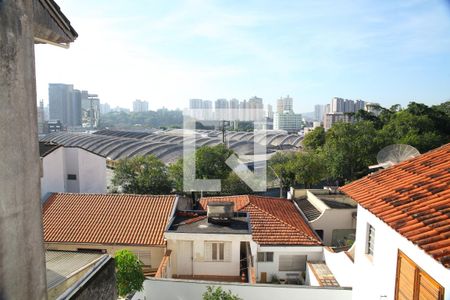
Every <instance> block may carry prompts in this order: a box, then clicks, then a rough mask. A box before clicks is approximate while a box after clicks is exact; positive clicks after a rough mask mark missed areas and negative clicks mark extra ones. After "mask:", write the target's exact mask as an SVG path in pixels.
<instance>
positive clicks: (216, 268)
mask: <svg viewBox="0 0 450 300" xmlns="http://www.w3.org/2000/svg"><path fill="white" fill-rule="evenodd" d="M165 238H166V239H167V249H170V250H172V255H171V260H172V274H177V264H178V263H177V243H176V241H177V240H182V241H192V244H193V252H192V256H193V264H192V266H193V268H192V270H193V275H218V276H239V275H240V274H239V268H240V264H239V261H240V243H241V241H251V235H250V234H248V235H237V234H236V235H235V234H196V233H192V234H186V233H169V232H166V233H165ZM205 241H218V242H231V253H230V258H231V259H230V261H223V262H221V261H214V262H211V261H207V259H205Z"/></svg>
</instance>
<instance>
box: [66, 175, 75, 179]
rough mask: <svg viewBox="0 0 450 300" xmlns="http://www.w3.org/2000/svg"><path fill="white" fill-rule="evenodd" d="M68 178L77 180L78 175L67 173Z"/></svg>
mask: <svg viewBox="0 0 450 300" xmlns="http://www.w3.org/2000/svg"><path fill="white" fill-rule="evenodd" d="M67 180H77V175H75V174H67Z"/></svg>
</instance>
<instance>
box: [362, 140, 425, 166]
mask: <svg viewBox="0 0 450 300" xmlns="http://www.w3.org/2000/svg"><path fill="white" fill-rule="evenodd" d="M419 155H420V152H419V151H418V150H417V149H416V148H414V147H413V146H410V145H405V144H394V145H389V146H387V147H384V148H383V149H381V150H380V152H378V154H377V162H378V165H374V166H369V169H375V168H384V169H386V168H389V167H391V166H393V165H396V164H398V163H399V162H402V161H405V160H407V159H410V158H413V157H416V156H419Z"/></svg>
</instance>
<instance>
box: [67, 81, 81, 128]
mask: <svg viewBox="0 0 450 300" xmlns="http://www.w3.org/2000/svg"><path fill="white" fill-rule="evenodd" d="M69 107H70V113H69V122H68V124H69V125H70V126H81V92H80V91H79V90H73V91H72V103H71V105H70V106H69Z"/></svg>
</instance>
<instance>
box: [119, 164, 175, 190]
mask: <svg viewBox="0 0 450 300" xmlns="http://www.w3.org/2000/svg"><path fill="white" fill-rule="evenodd" d="M112 183H113V184H114V185H115V186H120V187H122V191H123V192H124V193H132V194H153V195H158V194H168V193H170V192H171V191H172V183H171V181H170V178H169V175H168V171H167V167H166V165H165V164H164V163H163V162H162V161H160V160H159V159H158V158H156V156H154V155H147V156H135V157H132V158H128V159H123V160H120V161H119V163H118V165H117V167H116V168H115V169H114V177H113V179H112Z"/></svg>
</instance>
